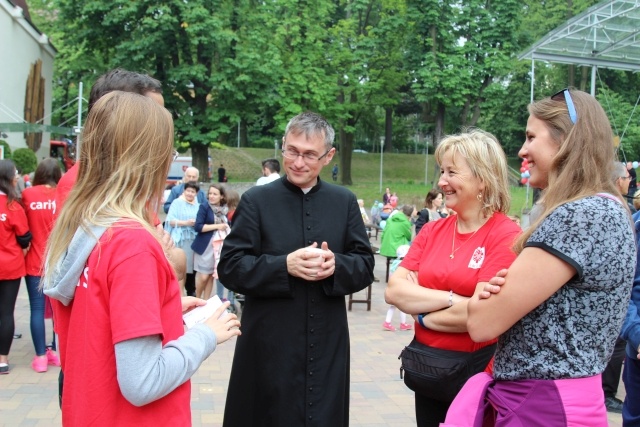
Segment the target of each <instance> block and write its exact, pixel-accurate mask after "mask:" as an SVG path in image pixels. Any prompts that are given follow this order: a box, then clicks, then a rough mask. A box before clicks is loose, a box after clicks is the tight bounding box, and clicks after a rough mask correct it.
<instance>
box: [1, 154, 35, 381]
mask: <svg viewBox="0 0 640 427" xmlns="http://www.w3.org/2000/svg"><path fill="white" fill-rule="evenodd" d="M17 180H18V177H17V176H16V166H15V165H14V163H13V162H12V161H11V160H0V241H2V244H1V245H0V266H2V267H1V268H0V374H8V373H9V350H10V349H11V344H12V343H13V333H14V328H15V321H14V317H13V313H14V310H15V307H16V299H17V298H18V290H19V289H20V280H21V279H22V277H23V276H24V275H25V264H24V255H25V253H26V250H27V248H28V247H29V244H30V242H31V232H30V231H29V225H28V223H27V216H26V215H25V213H24V209H23V208H22V206H21V205H20V203H19V202H18V200H17V199H18V193H17V191H16V183H17Z"/></svg>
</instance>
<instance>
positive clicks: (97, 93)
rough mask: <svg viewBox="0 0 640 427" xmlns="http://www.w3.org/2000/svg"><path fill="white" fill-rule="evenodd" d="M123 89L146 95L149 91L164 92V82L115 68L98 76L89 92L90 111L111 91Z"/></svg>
mask: <svg viewBox="0 0 640 427" xmlns="http://www.w3.org/2000/svg"><path fill="white" fill-rule="evenodd" d="M114 90H121V91H123V92H132V93H137V94H139V95H145V94H146V93H148V92H156V93H162V83H160V81H159V80H156V79H154V78H153V77H151V76H148V75H146V74H140V73H136V72H134V71H127V70H123V69H122V68H115V69H113V70H111V71H109V72H107V73H106V74H103V75H101V76H100V77H98V80H96V82H95V83H94V84H93V86H92V87H91V93H90V94H89V111H91V108H92V107H93V105H94V104H95V103H96V102H97V101H98V99H100V98H101V97H103V96H104V95H106V94H107V93H109V92H113V91H114Z"/></svg>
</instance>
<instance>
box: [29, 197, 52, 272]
mask: <svg viewBox="0 0 640 427" xmlns="http://www.w3.org/2000/svg"><path fill="white" fill-rule="evenodd" d="M55 196H56V189H55V188H52V187H47V186H46V185H36V186H35V187H29V188H25V189H24V191H23V192H22V204H23V206H24V210H25V212H26V214H27V220H28V221H29V230H31V235H32V239H31V247H30V248H29V252H27V257H26V267H27V274H28V275H30V276H41V275H42V267H43V262H44V251H45V249H46V247H47V239H48V238H49V234H51V230H52V229H53V215H54V213H55V212H56V200H55Z"/></svg>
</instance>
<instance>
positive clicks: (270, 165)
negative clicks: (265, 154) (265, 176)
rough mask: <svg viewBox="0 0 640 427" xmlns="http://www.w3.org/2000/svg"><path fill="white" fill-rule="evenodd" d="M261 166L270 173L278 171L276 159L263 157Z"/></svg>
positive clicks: (278, 166) (278, 165)
mask: <svg viewBox="0 0 640 427" xmlns="http://www.w3.org/2000/svg"><path fill="white" fill-rule="evenodd" d="M262 168H263V169H264V168H267V169H269V170H270V171H271V173H280V162H279V161H278V159H264V160H263V161H262Z"/></svg>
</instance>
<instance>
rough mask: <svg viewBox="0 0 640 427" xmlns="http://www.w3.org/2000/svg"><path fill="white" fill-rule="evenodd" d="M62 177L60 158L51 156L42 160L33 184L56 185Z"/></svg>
mask: <svg viewBox="0 0 640 427" xmlns="http://www.w3.org/2000/svg"><path fill="white" fill-rule="evenodd" d="M61 177H62V170H60V164H59V163H58V160H56V159H54V158H52V157H49V158H47V159H44V160H43V161H41V162H40V164H39V165H38V167H37V168H36V173H35V174H34V176H33V183H32V184H33V185H34V186H36V185H50V186H52V187H55V186H56V185H58V181H60V178H61Z"/></svg>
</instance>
